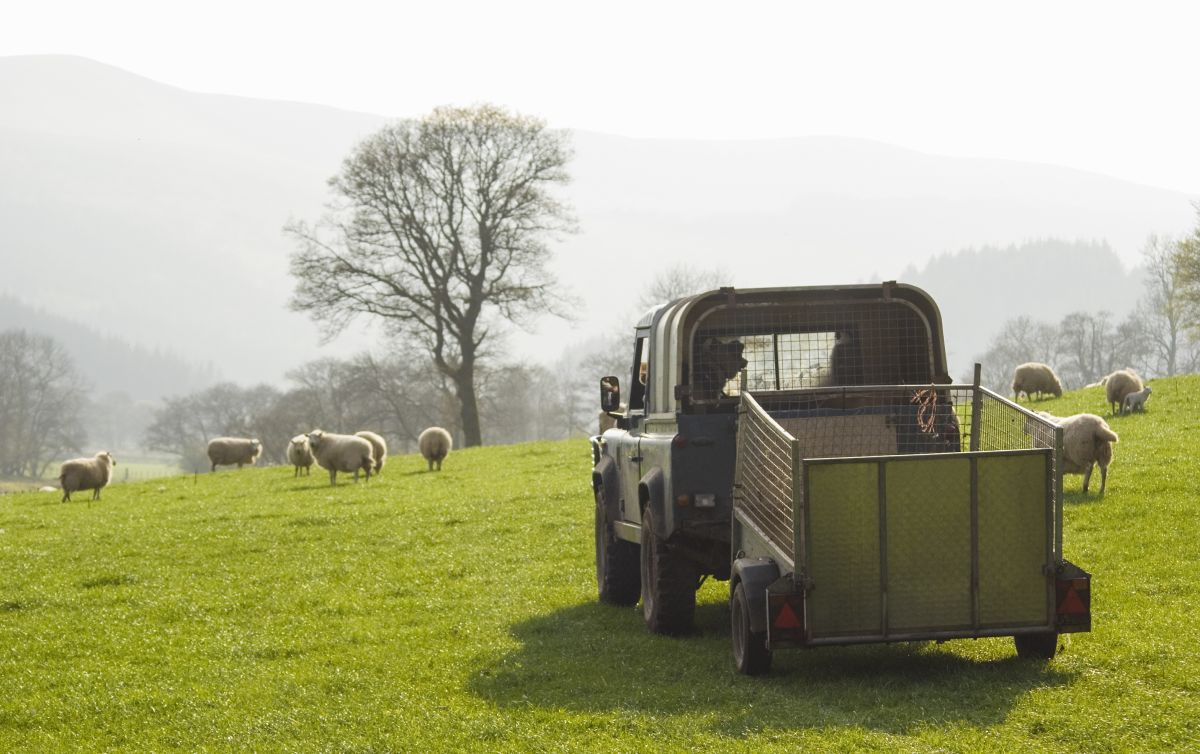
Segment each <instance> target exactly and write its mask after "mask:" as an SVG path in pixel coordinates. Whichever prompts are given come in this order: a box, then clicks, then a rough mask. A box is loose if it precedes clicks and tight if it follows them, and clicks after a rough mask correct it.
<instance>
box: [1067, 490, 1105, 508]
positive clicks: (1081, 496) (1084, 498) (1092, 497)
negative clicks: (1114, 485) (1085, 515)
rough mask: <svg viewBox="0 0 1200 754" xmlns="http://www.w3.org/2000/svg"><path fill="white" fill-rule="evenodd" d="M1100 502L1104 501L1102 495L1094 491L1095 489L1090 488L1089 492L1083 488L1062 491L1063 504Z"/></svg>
mask: <svg viewBox="0 0 1200 754" xmlns="http://www.w3.org/2000/svg"><path fill="white" fill-rule="evenodd" d="M1101 502H1104V495H1101V494H1100V493H1099V492H1096V490H1092V491H1091V492H1084V491H1083V490H1075V491H1071V492H1068V491H1064V492H1063V504H1064V505H1088V504H1090V503H1101Z"/></svg>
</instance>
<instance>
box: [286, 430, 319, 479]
mask: <svg viewBox="0 0 1200 754" xmlns="http://www.w3.org/2000/svg"><path fill="white" fill-rule="evenodd" d="M287 459H288V463H290V464H292V465H293V466H295V467H296V473H295V474H292V476H293V477H298V476H300V470H301V469H304V474H305V475H306V476H307V475H308V474H309V473H310V471H311V467H312V465H313V452H312V448H311V447H310V446H309V444H308V435H296V436H295V437H293V438H292V439H291V442H289V443H288V449H287Z"/></svg>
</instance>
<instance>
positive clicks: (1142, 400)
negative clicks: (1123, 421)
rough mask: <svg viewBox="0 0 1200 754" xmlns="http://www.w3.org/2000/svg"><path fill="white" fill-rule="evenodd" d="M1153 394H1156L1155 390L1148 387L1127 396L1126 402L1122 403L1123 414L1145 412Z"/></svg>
mask: <svg viewBox="0 0 1200 754" xmlns="http://www.w3.org/2000/svg"><path fill="white" fill-rule="evenodd" d="M1152 392H1154V389H1153V388H1151V387H1150V386H1149V385H1147V386H1146V387H1144V388H1142V389H1141V390H1139V391H1137V392H1136V393H1129V394H1128V395H1126V396H1125V400H1124V401H1122V403H1121V413H1122V414H1132V413H1133V412H1134V411H1145V410H1146V399H1147V398H1149V397H1150V393H1152Z"/></svg>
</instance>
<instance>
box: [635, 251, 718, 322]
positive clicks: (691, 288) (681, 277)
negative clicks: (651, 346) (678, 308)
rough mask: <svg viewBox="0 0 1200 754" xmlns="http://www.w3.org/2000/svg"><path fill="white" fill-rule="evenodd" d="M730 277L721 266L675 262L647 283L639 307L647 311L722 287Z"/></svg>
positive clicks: (640, 296) (639, 300)
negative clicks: (703, 267)
mask: <svg viewBox="0 0 1200 754" xmlns="http://www.w3.org/2000/svg"><path fill="white" fill-rule="evenodd" d="M730 277H731V276H730V275H729V273H728V272H726V271H725V270H724V269H721V268H719V267H718V268H713V269H701V268H697V267H692V266H691V265H688V264H685V263H679V264H675V265H673V266H671V267H667V268H666V269H663V270H661V271H660V272H659V273H658V274H657V275H655V276H654V278H653V279H652V280H651V281H650V282H649V283H647V284H646V286H645V288H643V289H642V292H641V294H640V295H639V296H638V307H639V309H640V310H641V311H645V310H647V309H649V308H650V307H652V306H657V305H658V304H665V303H668V302H670V301H674V300H675V299H677V298H680V297H681V296H688V295H690V294H693V293H703V292H704V291H710V290H712V289H714V288H720V287H721V286H722V285H729V284H730Z"/></svg>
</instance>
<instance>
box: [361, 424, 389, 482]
mask: <svg viewBox="0 0 1200 754" xmlns="http://www.w3.org/2000/svg"><path fill="white" fill-rule="evenodd" d="M354 436H355V437H361V438H362V439H364V440H366V441H367V442H369V443H371V454H372V455H374V456H375V473H376V474H378V473H379V472H381V471H383V464H384V463H386V462H387V443H386V442H384V441H383V438H382V437H380V436H379V435H377V434H375V433H374V432H370V431H368V430H365V429H364V430H363V431H362V432H355V433H354Z"/></svg>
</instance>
